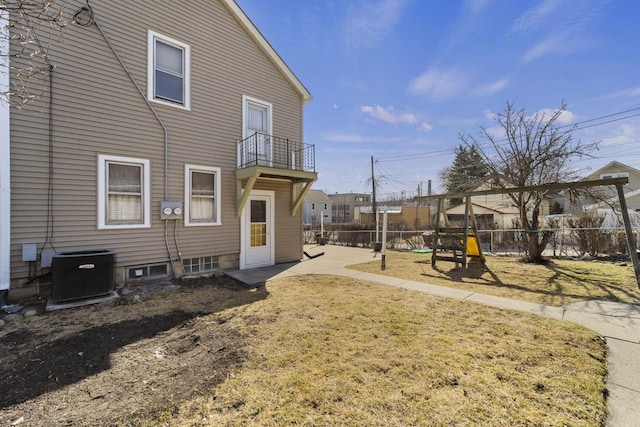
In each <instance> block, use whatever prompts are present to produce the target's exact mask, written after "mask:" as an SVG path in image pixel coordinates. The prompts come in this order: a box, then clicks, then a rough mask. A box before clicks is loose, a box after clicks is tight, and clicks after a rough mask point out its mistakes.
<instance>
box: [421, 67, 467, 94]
mask: <svg viewBox="0 0 640 427" xmlns="http://www.w3.org/2000/svg"><path fill="white" fill-rule="evenodd" d="M468 81H469V77H468V76H467V75H466V74H465V73H463V72H462V71H460V70H458V69H457V68H452V69H449V70H439V69H437V68H435V67H430V68H428V69H427V70H425V72H424V73H422V74H421V75H420V76H418V77H416V78H415V79H413V80H412V81H411V82H410V83H409V92H411V93H412V94H414V95H424V96H426V97H428V98H431V99H433V100H437V101H441V100H446V99H450V98H453V97H455V96H456V95H458V94H460V93H461V92H462V91H463V90H464V89H465V88H466V87H467V84H468Z"/></svg>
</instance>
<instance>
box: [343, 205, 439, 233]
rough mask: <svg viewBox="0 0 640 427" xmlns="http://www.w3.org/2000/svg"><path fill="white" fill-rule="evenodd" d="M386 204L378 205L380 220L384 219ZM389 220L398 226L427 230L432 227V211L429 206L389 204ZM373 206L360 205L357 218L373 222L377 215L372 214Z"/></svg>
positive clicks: (365, 222)
mask: <svg viewBox="0 0 640 427" xmlns="http://www.w3.org/2000/svg"><path fill="white" fill-rule="evenodd" d="M384 209H385V206H378V220H379V221H382V217H383V213H384ZM386 209H387V222H388V223H389V224H395V225H396V227H400V226H402V227H406V228H407V229H410V230H426V229H428V228H430V227H431V212H432V209H431V207H429V206H415V205H403V206H387V207H386ZM372 212H373V209H372V208H371V206H359V207H357V208H356V218H357V219H358V220H359V221H360V223H361V224H373V223H374V222H375V217H374V216H373V215H372Z"/></svg>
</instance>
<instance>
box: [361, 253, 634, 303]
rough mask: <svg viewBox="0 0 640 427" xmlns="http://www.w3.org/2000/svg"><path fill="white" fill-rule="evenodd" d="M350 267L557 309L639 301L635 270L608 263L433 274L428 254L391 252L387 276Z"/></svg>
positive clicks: (372, 265) (491, 261)
mask: <svg viewBox="0 0 640 427" xmlns="http://www.w3.org/2000/svg"><path fill="white" fill-rule="evenodd" d="M349 268H352V269H354V270H359V271H365V272H368V273H376V274H383V275H387V276H392V277H399V278H403V279H407V280H413V281H417V282H426V283H432V284H434V285H442V286H449V287H453V288H459V289H465V290H468V291H472V292H479V293H484V294H490V295H496V296H500V297H505V298H513V299H519V300H523V301H531V302H536V303H541V304H546V305H554V306H560V305H564V304H569V303H572V302H577V301H585V300H591V299H599V300H606V301H618V302H630V303H638V302H640V291H639V290H638V285H637V284H636V281H635V275H634V272H633V267H631V266H620V265H615V264H612V263H604V262H595V261H572V260H563V259H558V260H552V261H551V262H550V263H549V264H547V265H537V264H527V263H522V262H519V261H518V259H517V258H514V257H487V263H486V266H483V265H482V264H480V263H479V262H472V263H470V264H469V268H468V269H466V270H463V269H461V268H455V265H454V264H453V263H452V262H444V261H439V262H438V263H437V265H436V268H435V269H433V268H431V255H429V254H416V253H413V252H396V251H387V256H386V270H384V271H383V270H381V269H380V260H377V261H372V262H369V263H365V264H359V265H351V266H349Z"/></svg>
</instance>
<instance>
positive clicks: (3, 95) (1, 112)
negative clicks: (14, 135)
mask: <svg viewBox="0 0 640 427" xmlns="http://www.w3.org/2000/svg"><path fill="white" fill-rule="evenodd" d="M9 73H10V68H9V13H8V12H7V11H6V10H2V7H0V123H2V126H0V291H2V290H7V289H9V286H10V283H11V272H10V267H11V256H10V251H11V161H10V158H11V155H10V147H11V144H10V135H11V134H10V132H9V118H10V116H9V101H8V99H7V97H8V92H9Z"/></svg>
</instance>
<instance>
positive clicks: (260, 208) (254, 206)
mask: <svg viewBox="0 0 640 427" xmlns="http://www.w3.org/2000/svg"><path fill="white" fill-rule="evenodd" d="M251 222H252V223H254V222H267V202H266V200H252V201H251Z"/></svg>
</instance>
